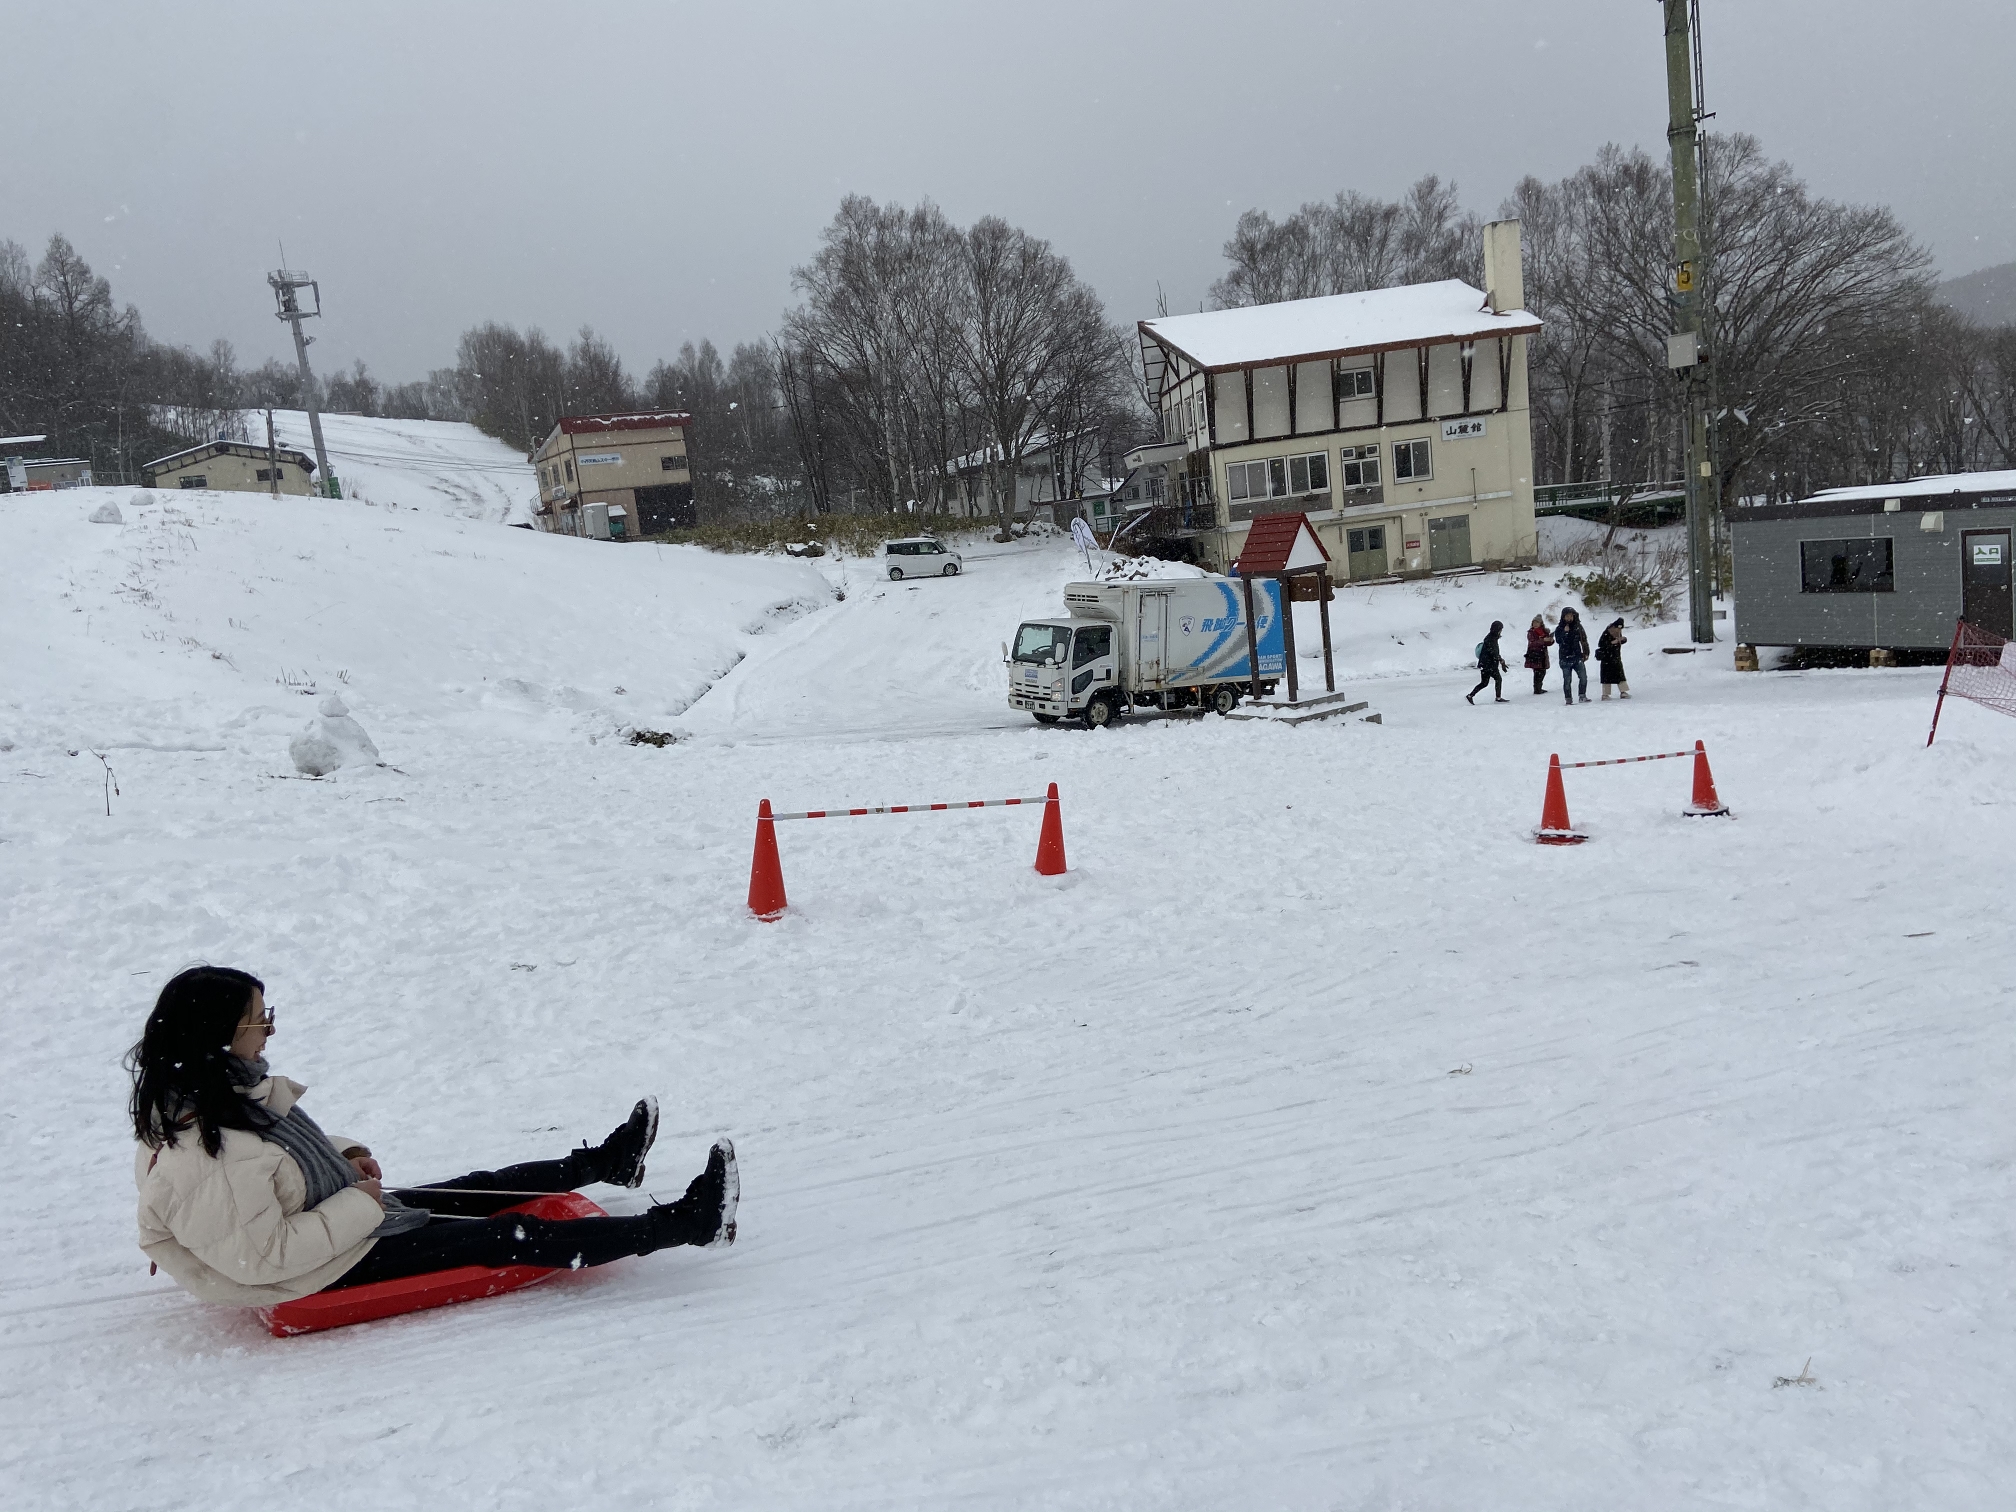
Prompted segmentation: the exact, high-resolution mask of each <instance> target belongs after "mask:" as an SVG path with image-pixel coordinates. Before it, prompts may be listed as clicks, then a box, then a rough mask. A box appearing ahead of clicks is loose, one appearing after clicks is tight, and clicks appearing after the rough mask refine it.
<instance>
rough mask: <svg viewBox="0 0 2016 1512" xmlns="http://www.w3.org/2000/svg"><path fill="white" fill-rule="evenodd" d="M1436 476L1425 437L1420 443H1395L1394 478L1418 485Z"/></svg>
mask: <svg viewBox="0 0 2016 1512" xmlns="http://www.w3.org/2000/svg"><path fill="white" fill-rule="evenodd" d="M1434 476H1435V470H1434V467H1433V465H1432V464H1431V463H1430V461H1429V457H1428V442H1427V439H1426V438H1425V437H1424V438H1423V439H1422V440H1419V441H1395V442H1394V443H1393V478H1394V481H1396V482H1398V481H1401V480H1403V479H1405V480H1408V481H1411V482H1415V483H1418V482H1420V481H1421V480H1422V479H1424V478H1432V477H1434Z"/></svg>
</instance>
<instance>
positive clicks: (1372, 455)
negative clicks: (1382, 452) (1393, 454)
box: [1337, 446, 1379, 488]
mask: <svg viewBox="0 0 2016 1512" xmlns="http://www.w3.org/2000/svg"><path fill="white" fill-rule="evenodd" d="M1337 457H1338V460H1339V461H1340V462H1341V463H1342V464H1343V475H1344V486H1345V487H1346V488H1377V487H1378V486H1379V448H1378V447H1376V446H1346V447H1343V448H1341V449H1340V450H1339V451H1338V453H1337Z"/></svg>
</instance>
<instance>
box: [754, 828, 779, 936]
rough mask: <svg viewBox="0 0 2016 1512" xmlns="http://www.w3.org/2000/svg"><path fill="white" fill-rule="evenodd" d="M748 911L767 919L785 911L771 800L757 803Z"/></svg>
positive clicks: (775, 917)
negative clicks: (771, 814) (754, 849)
mask: <svg viewBox="0 0 2016 1512" xmlns="http://www.w3.org/2000/svg"><path fill="white" fill-rule="evenodd" d="M749 912H751V913H752V914H754V915H756V917H757V918H759V919H761V920H763V922H764V923H766V924H767V923H769V922H770V921H771V920H773V919H777V918H781V917H782V916H783V913H784V868H783V866H782V865H781V864H780V863H779V862H778V860H777V825H776V822H775V821H774V820H772V819H771V817H770V800H769V799H768V798H765V799H764V800H763V801H762V802H761V803H760V804H758V805H757V807H756V854H755V855H754V856H753V857H752V858H751V859H750V862H749Z"/></svg>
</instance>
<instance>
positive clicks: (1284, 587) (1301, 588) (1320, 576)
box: [1232, 513, 1337, 704]
mask: <svg viewBox="0 0 2016 1512" xmlns="http://www.w3.org/2000/svg"><path fill="white" fill-rule="evenodd" d="M1329 567H1330V553H1329V552H1328V551H1326V550H1324V548H1323V542H1322V540H1321V539H1319V538H1318V536H1317V534H1316V527H1315V526H1313V525H1311V524H1310V523H1309V516H1307V515H1306V514H1299V513H1298V514H1270V515H1261V516H1260V517H1259V518H1258V519H1256V520H1255V521H1254V522H1253V524H1252V526H1251V528H1250V529H1248V530H1247V532H1246V544H1245V546H1244V547H1243V548H1242V549H1241V550H1240V552H1239V560H1238V561H1236V562H1234V563H1233V564H1232V570H1233V571H1234V572H1235V573H1237V574H1238V575H1239V579H1240V581H1241V582H1242V583H1243V584H1244V586H1245V593H1246V655H1247V665H1249V666H1250V667H1251V668H1252V669H1253V698H1254V700H1255V701H1256V702H1257V701H1258V700H1259V697H1260V645H1259V634H1258V632H1257V631H1256V630H1255V629H1254V623H1255V621H1254V607H1253V580H1254V579H1255V578H1273V579H1274V580H1275V581H1276V582H1278V583H1279V584H1280V585H1281V634H1282V638H1283V640H1282V649H1283V650H1285V651H1286V652H1287V656H1286V657H1285V658H1284V660H1285V661H1286V663H1287V667H1288V702H1289V703H1291V704H1292V703H1294V702H1295V701H1296V699H1297V698H1298V696H1299V695H1300V692H1301V689H1300V688H1299V687H1298V685H1297V682H1296V677H1295V609H1294V605H1295V603H1296V602H1297V601H1298V600H1300V601H1303V602H1307V601H1308V600H1310V599H1314V600H1315V601H1316V605H1317V607H1318V609H1319V610H1320V611H1321V614H1322V619H1323V689H1324V691H1325V692H1326V693H1335V692H1336V691H1337V669H1336V666H1335V664H1334V663H1333V661H1332V659H1331V654H1330V597H1331V594H1330V572H1329Z"/></svg>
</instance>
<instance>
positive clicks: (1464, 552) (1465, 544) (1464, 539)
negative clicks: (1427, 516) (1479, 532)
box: [1428, 515, 1470, 572]
mask: <svg viewBox="0 0 2016 1512" xmlns="http://www.w3.org/2000/svg"><path fill="white" fill-rule="evenodd" d="M1469 565H1470V516H1468V515H1449V516H1447V517H1446V518H1444V519H1440V520H1430V521H1429V522H1428V570H1429V571H1430V572H1444V571H1446V570H1448V569H1449V568H1451V567H1468V566H1469Z"/></svg>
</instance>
